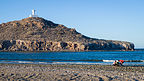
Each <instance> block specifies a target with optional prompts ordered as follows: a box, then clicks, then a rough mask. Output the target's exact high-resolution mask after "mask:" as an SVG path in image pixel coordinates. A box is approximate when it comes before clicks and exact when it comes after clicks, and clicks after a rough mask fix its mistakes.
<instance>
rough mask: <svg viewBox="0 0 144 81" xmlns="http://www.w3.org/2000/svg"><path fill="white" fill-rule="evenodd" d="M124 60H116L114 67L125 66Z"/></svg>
mask: <svg viewBox="0 0 144 81" xmlns="http://www.w3.org/2000/svg"><path fill="white" fill-rule="evenodd" d="M123 63H124V60H115V62H114V63H113V65H114V66H123Z"/></svg>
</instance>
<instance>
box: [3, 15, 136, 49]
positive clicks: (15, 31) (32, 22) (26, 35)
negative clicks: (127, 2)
mask: <svg viewBox="0 0 144 81" xmlns="http://www.w3.org/2000/svg"><path fill="white" fill-rule="evenodd" d="M133 49H134V44H132V43H130V42H124V41H112V40H100V39H94V38H89V37H86V36H84V35H82V34H80V33H79V32H77V31H76V30H75V29H72V28H67V27H65V26H64V25H60V24H55V23H53V22H51V21H48V20H45V19H43V18H40V17H29V18H25V19H22V20H19V21H12V22H8V23H2V24H0V50H5V51H93V50H133Z"/></svg>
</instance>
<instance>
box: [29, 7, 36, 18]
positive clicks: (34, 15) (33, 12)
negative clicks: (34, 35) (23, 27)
mask: <svg viewBox="0 0 144 81" xmlns="http://www.w3.org/2000/svg"><path fill="white" fill-rule="evenodd" d="M35 12H36V10H34V9H33V10H32V14H31V15H30V16H29V17H38V16H37V15H36V14H35Z"/></svg>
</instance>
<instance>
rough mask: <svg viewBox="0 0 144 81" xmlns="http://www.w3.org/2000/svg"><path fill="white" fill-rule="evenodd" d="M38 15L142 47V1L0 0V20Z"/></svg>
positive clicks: (143, 22)
mask: <svg viewBox="0 0 144 81" xmlns="http://www.w3.org/2000/svg"><path fill="white" fill-rule="evenodd" d="M32 9H35V10H36V14H37V15H38V16H39V17H43V18H45V19H46V20H50V21H53V22H54V23H57V24H63V25H65V26H67V27H68V28H75V29H76V30H77V31H78V32H80V33H81V34H83V35H85V36H88V37H91V38H98V39H106V40H120V41H128V42H132V43H134V44H135V48H144V36H143V35H144V0H0V23H6V22H10V21H14V20H21V19H23V18H27V17H29V15H30V14H31V10H32Z"/></svg>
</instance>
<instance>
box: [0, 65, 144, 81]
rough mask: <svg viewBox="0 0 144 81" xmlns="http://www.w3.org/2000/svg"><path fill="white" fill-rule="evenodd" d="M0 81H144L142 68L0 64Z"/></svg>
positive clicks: (143, 68) (143, 69)
mask: <svg viewBox="0 0 144 81" xmlns="http://www.w3.org/2000/svg"><path fill="white" fill-rule="evenodd" d="M0 81H144V67H142V66H123V67H117V66H110V65H38V64H0Z"/></svg>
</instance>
